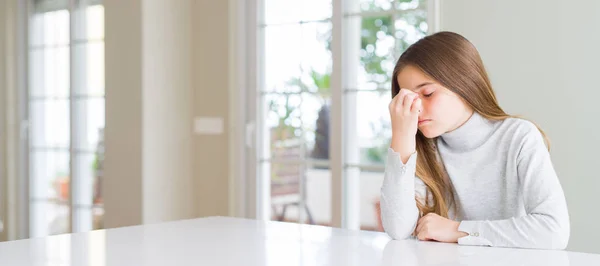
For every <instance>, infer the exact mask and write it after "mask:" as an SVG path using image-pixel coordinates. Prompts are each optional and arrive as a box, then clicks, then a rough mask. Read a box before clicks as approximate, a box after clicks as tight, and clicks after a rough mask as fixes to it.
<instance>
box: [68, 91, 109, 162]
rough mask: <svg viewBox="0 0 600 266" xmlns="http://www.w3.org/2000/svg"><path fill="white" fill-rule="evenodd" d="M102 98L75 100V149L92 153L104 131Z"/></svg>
mask: <svg viewBox="0 0 600 266" xmlns="http://www.w3.org/2000/svg"><path fill="white" fill-rule="evenodd" d="M104 102H105V100H104V98H83V99H77V100H75V108H76V109H75V117H76V121H75V122H74V125H73V126H74V127H76V129H75V130H76V132H77V138H76V140H75V149H76V150H84V151H90V152H94V151H95V150H96V148H97V145H98V141H99V139H100V133H101V132H100V131H101V130H103V129H104V115H105V112H104V107H105V105H104Z"/></svg>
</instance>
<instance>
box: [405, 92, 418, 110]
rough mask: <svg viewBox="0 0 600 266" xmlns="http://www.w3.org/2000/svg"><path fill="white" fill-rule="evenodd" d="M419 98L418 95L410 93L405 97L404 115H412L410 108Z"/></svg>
mask: <svg viewBox="0 0 600 266" xmlns="http://www.w3.org/2000/svg"><path fill="white" fill-rule="evenodd" d="M417 97H418V95H417V94H416V93H410V94H408V95H406V96H404V101H403V102H402V110H403V111H404V114H409V113H410V108H411V106H412V105H413V102H414V101H415V99H416V98H417Z"/></svg>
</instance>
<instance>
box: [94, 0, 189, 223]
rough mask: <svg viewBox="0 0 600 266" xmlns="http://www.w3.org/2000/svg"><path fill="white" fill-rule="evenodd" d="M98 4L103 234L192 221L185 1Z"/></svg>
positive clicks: (136, 0)
mask: <svg viewBox="0 0 600 266" xmlns="http://www.w3.org/2000/svg"><path fill="white" fill-rule="evenodd" d="M104 5H105V16H106V19H105V21H106V39H105V41H106V52H105V54H106V131H105V132H106V133H105V134H106V140H105V143H106V144H105V145H106V162H105V177H104V182H103V192H104V199H105V210H106V214H105V227H107V228H110V227H118V226H126V225H136V224H143V223H155V222H162V221H169V220H178V219H186V218H192V217H195V214H196V213H197V211H196V210H195V205H196V204H195V202H196V200H195V198H194V193H195V185H196V184H195V183H194V180H193V168H192V148H193V141H194V140H193V138H192V130H191V127H192V104H193V102H192V101H193V97H192V94H193V93H192V87H191V86H192V62H191V55H192V51H191V46H192V43H191V37H190V35H191V27H192V25H191V16H192V9H191V2H190V1H186V0H178V1H170V0H128V1H121V0H105V1H104Z"/></svg>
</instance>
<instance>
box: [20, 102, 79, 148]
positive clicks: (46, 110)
mask: <svg viewBox="0 0 600 266" xmlns="http://www.w3.org/2000/svg"><path fill="white" fill-rule="evenodd" d="M30 116H31V129H30V130H31V131H30V136H31V142H32V146H33V147H34V148H48V147H58V148H64V149H68V147H69V137H70V131H69V101H68V100H67V99H64V100H35V101H31V102H30Z"/></svg>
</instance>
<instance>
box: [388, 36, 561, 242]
mask: <svg viewBox="0 0 600 266" xmlns="http://www.w3.org/2000/svg"><path fill="white" fill-rule="evenodd" d="M393 77H394V81H393V82H392V97H393V99H392V101H391V103H390V105H389V111H390V116H391V120H392V130H393V132H392V141H391V146H390V149H389V150H388V156H387V164H386V170H385V178H384V181H383V186H382V188H381V218H382V223H383V227H384V229H385V231H386V232H387V233H388V234H389V235H390V236H391V237H392V238H394V239H406V238H408V237H410V236H416V237H417V238H418V239H419V240H434V241H440V242H451V243H458V244H461V245H485V246H497V247H521V248H542V249H564V248H565V247H566V246H567V243H568V240H569V230H570V225H569V214H568V211H567V204H566V201H565V197H564V194H563V190H562V188H561V185H560V183H559V181H558V178H557V176H556V173H555V171H554V168H553V166H552V162H551V160H550V154H549V152H548V149H547V147H546V139H545V135H544V133H543V132H542V131H541V130H539V129H538V128H537V126H536V125H535V124H533V123H532V122H529V121H527V120H524V119H520V118H516V117H513V116H511V115H508V114H506V113H505V112H504V111H503V110H502V108H500V106H499V105H498V102H497V100H496V95H495V94H494V91H493V90H492V86H491V84H490V81H489V79H488V76H487V73H486V71H485V69H484V66H483V62H482V61H481V58H480V56H479V53H478V52H477V50H476V49H475V47H474V46H473V44H471V43H470V42H469V41H468V40H467V39H465V38H464V37H462V36H461V35H459V34H456V33H452V32H440V33H436V34H433V35H430V36H427V37H425V38H423V39H421V40H420V41H418V42H416V43H415V44H413V45H412V46H411V47H409V48H408V49H407V50H406V52H404V53H403V54H402V56H401V57H400V59H399V60H398V63H397V64H396V67H395V69H394V75H393Z"/></svg>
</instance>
